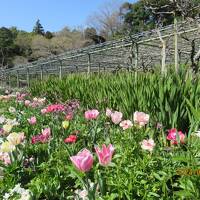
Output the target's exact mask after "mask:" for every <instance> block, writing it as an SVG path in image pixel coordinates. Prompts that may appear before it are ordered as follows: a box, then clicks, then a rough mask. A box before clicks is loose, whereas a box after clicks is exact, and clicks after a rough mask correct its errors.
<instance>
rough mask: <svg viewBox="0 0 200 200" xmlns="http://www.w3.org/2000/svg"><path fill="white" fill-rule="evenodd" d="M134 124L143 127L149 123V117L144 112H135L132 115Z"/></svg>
mask: <svg viewBox="0 0 200 200" xmlns="http://www.w3.org/2000/svg"><path fill="white" fill-rule="evenodd" d="M133 118H134V123H136V124H138V125H139V126H144V125H146V124H148V122H149V115H148V114H146V113H144V112H138V111H136V112H135V113H134V116H133Z"/></svg>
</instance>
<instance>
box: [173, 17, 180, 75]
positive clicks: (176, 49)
mask: <svg viewBox="0 0 200 200" xmlns="http://www.w3.org/2000/svg"><path fill="white" fill-rule="evenodd" d="M174 64H175V71H176V73H177V72H178V70H179V66H178V27H177V19H176V17H175V18H174Z"/></svg>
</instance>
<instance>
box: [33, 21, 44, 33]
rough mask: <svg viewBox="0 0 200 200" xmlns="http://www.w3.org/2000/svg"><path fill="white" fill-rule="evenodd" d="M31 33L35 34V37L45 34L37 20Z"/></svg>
mask: <svg viewBox="0 0 200 200" xmlns="http://www.w3.org/2000/svg"><path fill="white" fill-rule="evenodd" d="M33 33H35V34H37V35H44V34H45V32H44V28H43V26H42V24H41V23H40V20H39V19H38V20H37V21H36V24H35V26H34V28H33Z"/></svg>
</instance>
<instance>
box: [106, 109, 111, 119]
mask: <svg viewBox="0 0 200 200" xmlns="http://www.w3.org/2000/svg"><path fill="white" fill-rule="evenodd" d="M111 114H112V110H111V109H109V108H106V116H107V117H110V116H111Z"/></svg>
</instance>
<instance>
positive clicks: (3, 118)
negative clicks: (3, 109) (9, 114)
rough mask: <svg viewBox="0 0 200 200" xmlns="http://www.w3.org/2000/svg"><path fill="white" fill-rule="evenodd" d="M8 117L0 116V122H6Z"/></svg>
mask: <svg viewBox="0 0 200 200" xmlns="http://www.w3.org/2000/svg"><path fill="white" fill-rule="evenodd" d="M5 120H6V118H5V116H4V115H1V116H0V124H3V123H4V122H5Z"/></svg>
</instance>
